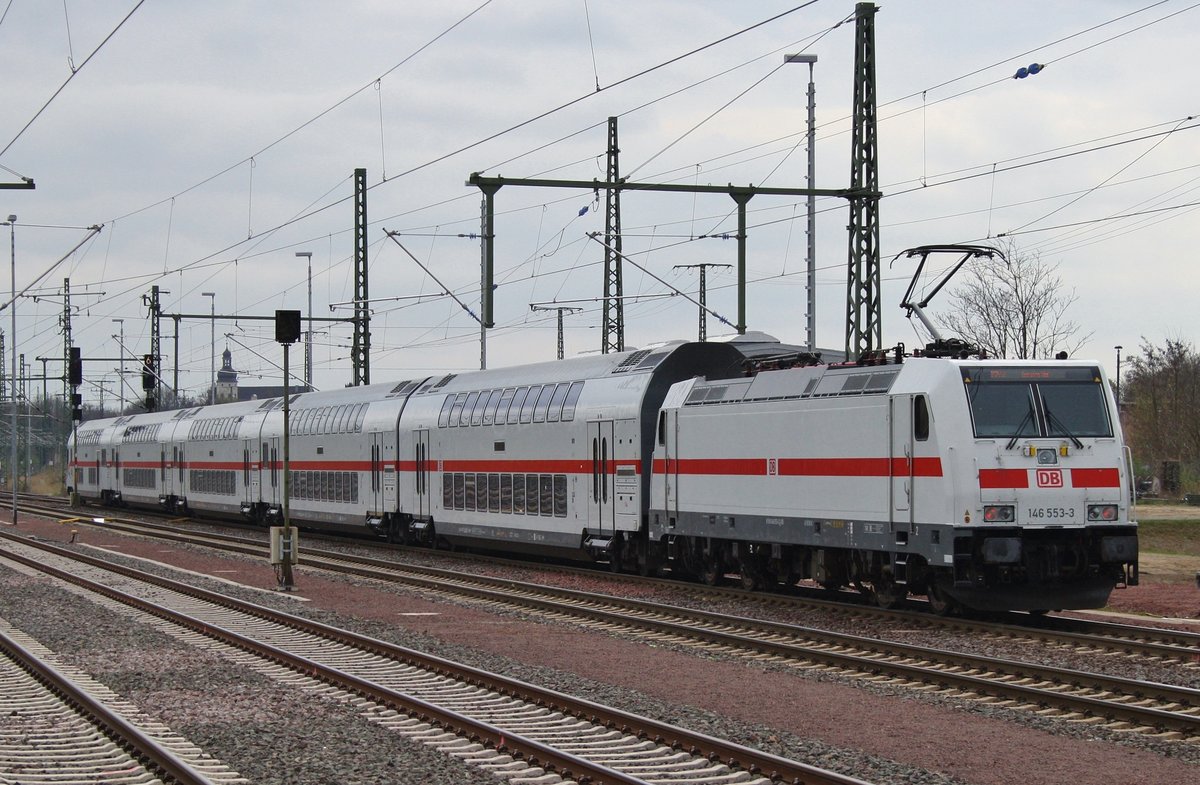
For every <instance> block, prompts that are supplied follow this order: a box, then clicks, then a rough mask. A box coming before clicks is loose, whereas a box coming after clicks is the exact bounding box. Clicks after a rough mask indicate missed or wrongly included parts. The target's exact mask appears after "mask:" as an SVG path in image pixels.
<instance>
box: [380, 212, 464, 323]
mask: <svg viewBox="0 0 1200 785" xmlns="http://www.w3.org/2000/svg"><path fill="white" fill-rule="evenodd" d="M383 233H384V234H386V235H387V236H388V237H390V238H391V240H392V242H394V243H395V244H396V245H398V246H400V250H401V251H404V253H406V254H408V258H409V259H412V260H413V261H414V262H416V263H417V266H418V267H420V268H421V269H422V270H424V271H425V274H426V275H428V276H429V277H430V278H432V279H433V280H434V283H436V284H437V285H438V286H440V287H442V291H443V292H445V293H446V295H447V296H448V297H450V298H451V299H452V300H454V302H456V303H458V305H459V307H461V308H462V309H463V310H464V311H466V312H467V313H469V314H470V315H471V318H472V319H474V320H475V321H476V322H478V323H479V324H480V325H483V324H484V321H483V319H480V318H479V316H478V315H477V314H476V313H475V312H474V311H472V310H471V308H470V306H468V305H467V304H466V303H464V302H463V301H462V300H460V299H458V295H456V294H455V293H454V292H452V291H450V289H449V287H447V286H446V284H444V283H442V282H441V281H440V280H438V277H437V276H436V275H434V274H433V272H432V271H431V270H430V269H429V268H428V267H426V266H425V265H424V264H422V263H421V260H420V259H418V258H417V257H415V256H413V254H412V251H410V250H408V249H407V248H405V247H404V243H402V242H400V241H399V240H397V239H396V236H397V235H399V234H400V233H399V232H392V231H389V230H387V229H384V230H383Z"/></svg>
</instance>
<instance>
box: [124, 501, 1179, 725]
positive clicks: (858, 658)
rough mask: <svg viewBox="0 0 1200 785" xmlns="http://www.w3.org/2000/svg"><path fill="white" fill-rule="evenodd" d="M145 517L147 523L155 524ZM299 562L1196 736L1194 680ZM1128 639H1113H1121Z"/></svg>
mask: <svg viewBox="0 0 1200 785" xmlns="http://www.w3.org/2000/svg"><path fill="white" fill-rule="evenodd" d="M106 525H112V524H111V522H110V523H109V524H106ZM120 525H121V526H123V527H124V526H126V524H120ZM150 526H151V527H152V529H153V528H157V525H156V524H151V525H150ZM138 529H139V527H137V526H132V527H131V528H130V529H129V530H130V531H134V532H137V531H138ZM145 532H146V530H142V533H145ZM162 534H163V535H164V536H168V537H170V538H172V539H180V540H184V541H188V542H192V543H194V544H201V545H213V544H214V543H218V545H217V547H222V548H225V549H227V550H234V551H237V552H240V553H244V554H249V555H253V556H256V557H262V556H264V555H265V547H264V545H263V544H261V543H259V542H256V541H252V540H247V539H246V538H236V537H228V536H225V535H211V534H205V535H189V534H187V533H186V532H178V531H176V532H163V533H162ZM155 536H158V535H157V534H155ZM221 543H223V544H221ZM303 561H304V563H305V564H306V565H307V566H310V567H316V568H320V569H328V570H334V571H338V572H342V573H348V574H354V575H358V576H362V577H367V578H373V579H379V580H384V581H391V582H397V581H401V582H403V583H405V584H407V585H410V586H416V587H419V588H421V589H422V590H424V591H427V592H435V593H439V594H442V595H453V596H456V597H469V598H472V599H475V600H477V601H481V602H485V603H490V604H493V605H497V606H503V607H506V608H512V607H517V608H522V609H524V610H526V611H530V612H534V613H537V614H542V615H544V616H547V617H549V618H552V619H557V620H567V621H571V622H573V623H582V624H586V625H589V626H593V627H598V628H602V629H606V630H611V631H634V632H635V633H636V634H640V635H644V636H648V637H651V638H654V639H657V640H669V641H672V642H676V643H680V644H684V645H692V646H703V647H706V648H709V649H713V650H718V651H722V652H727V653H732V654H736V655H739V656H749V657H754V658H759V659H765V660H770V661H774V662H779V663H787V664H789V665H794V666H798V667H805V668H825V669H830V670H833V671H836V672H838V673H840V674H842V675H845V676H849V677H855V678H867V679H872V680H889V681H892V682H894V683H897V684H903V685H906V686H908V687H910V688H915V689H921V690H940V691H943V692H945V693H947V694H952V695H958V696H964V697H970V698H973V699H977V700H986V701H988V702H991V703H1000V704H1003V705H1006V706H1009V707H1011V708H1013V709H1023V710H1028V711H1037V712H1039V713H1042V714H1045V713H1053V714H1055V715H1057V716H1060V717H1062V718H1064V719H1067V720H1071V721H1076V722H1087V723H1091V724H1095V725H1102V726H1105V727H1108V728H1110V729H1113V730H1121V731H1131V732H1139V733H1144V734H1149V735H1160V736H1163V737H1165V738H1172V739H1181V740H1187V741H1190V742H1193V743H1195V742H1200V690H1195V689H1191V688H1186V687H1175V686H1171V685H1166V684H1155V683H1151V682H1144V681H1135V680H1131V679H1124V678H1119V677H1114V676H1106V675H1102V674H1093V673H1083V672H1079V671H1074V670H1066V669H1062V668H1055V667H1051V666H1046V665H1039V664H1035V663H1027V662H1016V661H1012V660H1003V659H997V658H993V657H984V656H979V655H972V654H964V653H959V652H951V651H944V650H939V649H934V648H929V647H923V646H913V645H907V644H902V643H897V642H893V641H883V640H878V639H871V638H864V637H861V636H855V635H848V634H844V633H833V632H828V631H824V630H817V629H813V628H808V627H801V626H797V625H789V624H780V623H774V622H766V621H761V620H756V619H747V618H741V617H734V616H729V615H723V614H716V613H709V612H705V611H701V610H694V609H686V608H678V607H673V606H667V605H662V604H658V603H651V602H645V601H638V600H630V599H622V598H617V597H611V596H605V595H596V594H591V593H585V592H577V591H572V590H567V589H559V588H554V587H548V586H541V585H536V584H520V583H517V582H515V581H512V580H507V579H493V578H486V577H482V576H468V575H464V574H462V573H461V572H459V571H449V570H443V569H436V568H430V567H416V566H412V565H401V564H397V563H395V562H391V561H384V560H380V559H371V558H366V557H353V556H348V555H346V554H342V553H329V552H317V551H313V550H310V549H306V550H305V552H304V558H303ZM1025 632H1026V633H1027V632H1028V631H1025ZM1043 634H1047V635H1051V636H1052V637H1053V636H1054V635H1056V633H1043ZM1069 638H1070V640H1071V641H1074V642H1073V643H1070V644H1062V645H1073V646H1078V645H1079V644H1078V634H1075V633H1072V634H1071V635H1070V636H1069ZM1089 645H1093V646H1100V647H1104V646H1111V642H1110V641H1109V639H1105V638H1097V639H1094V640H1093V641H1092V642H1091V643H1089ZM1131 645H1132V644H1129V643H1127V642H1120V643H1119V646H1120V647H1122V650H1124V649H1125V648H1128V647H1130V646H1131ZM1153 647H1155V648H1157V649H1161V648H1162V645H1161V644H1153ZM1172 652H1173V653H1172V656H1174V657H1176V658H1179V659H1181V660H1182V659H1188V658H1191V659H1194V658H1195V657H1196V655H1197V653H1198V652H1200V650H1197V649H1196V648H1194V647H1190V648H1189V647H1178V646H1177V647H1175V648H1174V649H1172Z"/></svg>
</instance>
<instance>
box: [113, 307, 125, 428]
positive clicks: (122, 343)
mask: <svg viewBox="0 0 1200 785" xmlns="http://www.w3.org/2000/svg"><path fill="white" fill-rule="evenodd" d="M113 321H114V322H116V323H117V324H119V325H121V336H120V338H119V339H118V345H117V349H118V350H119V351H120V352H121V368H120V370H119V371H118V373H120V374H121V414H124V413H125V320H124V319H113Z"/></svg>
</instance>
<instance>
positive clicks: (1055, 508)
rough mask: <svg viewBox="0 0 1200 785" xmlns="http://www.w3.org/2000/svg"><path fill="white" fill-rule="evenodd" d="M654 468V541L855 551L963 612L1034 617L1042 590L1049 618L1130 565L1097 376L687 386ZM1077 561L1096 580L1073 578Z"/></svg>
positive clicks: (810, 371) (1109, 420)
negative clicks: (918, 573)
mask: <svg viewBox="0 0 1200 785" xmlns="http://www.w3.org/2000/svg"><path fill="white" fill-rule="evenodd" d="M968 379H969V380H968ZM1022 412H1028V413H1029V415H1028V419H1026V420H1024V421H1022V418H1023V415H1022ZM654 468H655V473H654V477H653V481H652V489H651V495H652V500H651V505H650V537H651V540H658V539H663V538H666V539H673V538H691V539H692V540H694V539H695V538H703V539H704V540H705V541H706V543H711V541H728V542H736V543H763V544H770V545H772V546H800V547H801V548H803V549H807V550H803V551H798V552H801V553H804V554H805V556H806V557H807V556H810V555H812V554H814V553H815V551H814V549H817V550H828V551H829V552H832V551H834V550H841V551H843V552H851V551H862V552H869V553H873V554H881V555H883V556H884V557H885V560H887V561H889V563H891V564H894V565H896V564H898V565H899V566H898V567H895V568H894V569H895V570H896V573H895V574H897V575H900V574H901V571H902V570H903V569H904V568H907V567H908V564H909V562H910V559H915V558H917V557H919V559H920V560H921V561H922V562H923V565H924V566H925V567H928V568H932V569H934V570H937V569H939V568H944V569H945V570H946V571H947V574H950V575H952V577H953V585H951V586H949V587H948V592H949V593H950V594H952V595H956V596H959V597H961V598H964V599H969V600H970V604H972V606H973V607H985V606H986V600H985V599H984V598H983V597H982V596H981V595H982V594H983V593H986V592H994V593H996V594H997V595H1000V594H1002V595H1003V597H1004V599H1003V601H1002V603H1003V604H1004V605H1005V606H1006V607H1009V608H1014V607H1028V608H1030V609H1033V608H1041V607H1046V601H1047V600H1046V597H1045V596H1044V595H1045V594H1046V593H1049V592H1050V591H1051V590H1053V591H1055V592H1057V593H1058V599H1057V600H1053V601H1051V603H1052V604H1053V603H1055V602H1057V603H1059V604H1055V605H1054V607H1060V605H1062V604H1066V605H1071V604H1088V603H1094V599H1095V597H1097V596H1099V595H1100V594H1103V596H1104V597H1107V594H1108V591H1109V590H1110V589H1111V588H1112V584H1113V583H1115V580H1110V577H1111V573H1112V570H1109V569H1107V568H1106V567H1104V565H1106V564H1108V565H1112V564H1118V563H1126V562H1128V561H1129V559H1130V557H1132V558H1133V559H1134V560H1136V541H1135V540H1134V539H1132V538H1134V537H1135V530H1134V528H1133V527H1134V524H1133V523H1132V522H1131V512H1132V511H1131V509H1130V498H1131V497H1130V494H1129V493H1128V492H1127V490H1125V489H1128V488H1129V476H1128V474H1127V463H1126V459H1125V455H1124V451H1123V447H1122V440H1121V433H1120V426H1119V423H1118V422H1117V419H1116V416H1115V410H1114V408H1113V405H1112V400H1111V396H1110V395H1109V393H1108V390H1107V386H1106V382H1105V381H1104V379H1103V375H1102V374H1101V373H1100V370H1099V368H1097V367H1096V366H1095V365H1092V364H1086V363H1080V362H1063V361H1060V362H1047V363H1042V364H1037V365H1030V364H1027V363H1021V364H1018V363H1012V362H1004V361H955V360H947V359H911V360H907V361H906V362H904V363H903V364H900V365H883V366H870V367H813V368H797V369H792V370H786V371H772V372H765V373H760V374H758V375H757V376H756V377H754V378H753V379H745V380H737V381H734V382H728V381H720V382H703V381H696V380H693V381H688V382H683V383H680V384H678V385H676V387H675V388H674V389H673V390H672V392H671V394H670V395H669V396H668V399H667V401H666V402H665V404H664V406H663V412H662V414H661V421H660V433H659V437H658V439H657V444H656V448H655V466H654ZM1005 509H1007V512H1005ZM998 511H999V512H998ZM1089 512H1090V514H1091V516H1092V517H1091V518H1089ZM997 516H999V517H997ZM1008 516H1011V517H1008ZM1101 516H1102V517H1101ZM824 555H825V554H824V553H822V554H821V556H824ZM1073 560H1074V561H1078V560H1086V561H1087V562H1088V565H1089V566H1090V567H1091V568H1095V569H1093V570H1092V571H1091V572H1088V571H1086V570H1083V569H1082V567H1083V566H1084V565H1082V564H1080V565H1078V566H1079V567H1080V570H1079V571H1078V572H1079V573H1080V574H1078V575H1072V576H1067V575H1066V573H1067V572H1068V571H1069V569H1068V568H1070V569H1071V570H1073V569H1074V568H1075V565H1074V563H1073ZM1041 562H1045V563H1046V564H1042V563H1041ZM1050 563H1053V565H1052V566H1046V565H1047V564H1050ZM981 565H983V566H981ZM808 566H809V568H810V569H811V567H812V566H811V565H808ZM1039 570H1042V571H1044V573H1039V572H1038V571H1039ZM813 572H814V574H815V576H816V577H817V578H818V579H821V578H823V577H826V576H825V575H823V574H822V570H821V569H820V565H818V567H817V568H816V569H813ZM1100 572H1103V573H1104V576H1103V577H1101V576H1099V575H1095V574H1093V573H1100ZM1084 573H1086V575H1085V574H1084ZM1031 576H1032V577H1031ZM831 582H837V581H834V580H832V577H831ZM1066 583H1072V584H1073V585H1072V587H1070V588H1066V587H1065V584H1066ZM1000 584H1005V585H1004V586H1003V587H1000ZM1017 584H1021V585H1017ZM1025 584H1027V585H1028V590H1026V588H1025ZM1064 593H1067V594H1070V595H1072V596H1073V597H1074V599H1064V596H1063V595H1064ZM1101 604H1102V603H1101Z"/></svg>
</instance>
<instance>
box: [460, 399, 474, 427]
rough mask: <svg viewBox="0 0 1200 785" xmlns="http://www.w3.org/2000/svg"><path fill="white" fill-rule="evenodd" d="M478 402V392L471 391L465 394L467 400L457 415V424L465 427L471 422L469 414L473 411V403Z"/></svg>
mask: <svg viewBox="0 0 1200 785" xmlns="http://www.w3.org/2000/svg"><path fill="white" fill-rule="evenodd" d="M478 402H479V393H477V392H473V393H468V394H467V402H466V403H464V404H463V410H462V414H460V415H459V416H458V424H459V426H460V427H463V428H465V427H466V426H468V425H470V424H471V414H472V413H473V412H474V411H475V404H476V403H478Z"/></svg>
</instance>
